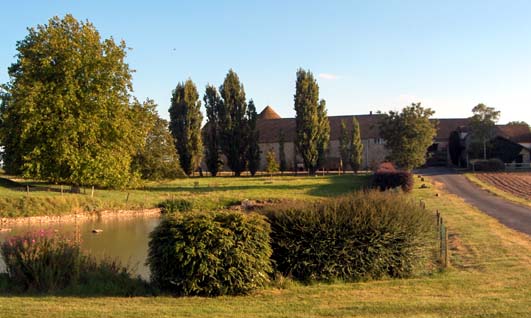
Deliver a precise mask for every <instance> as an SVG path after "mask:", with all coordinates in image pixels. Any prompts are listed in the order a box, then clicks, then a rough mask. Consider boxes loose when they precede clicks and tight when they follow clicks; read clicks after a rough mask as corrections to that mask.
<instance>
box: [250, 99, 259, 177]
mask: <svg viewBox="0 0 531 318" xmlns="http://www.w3.org/2000/svg"><path fill="white" fill-rule="evenodd" d="M256 119H257V114H256V107H255V106H254V102H253V100H252V99H251V100H250V101H249V105H248V107H247V139H248V143H247V144H248V147H249V148H248V149H247V161H248V167H249V172H250V173H251V175H252V176H254V175H255V174H256V171H258V168H259V167H260V147H259V146H258V138H259V133H258V129H257V128H256Z"/></svg>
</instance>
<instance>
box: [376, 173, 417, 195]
mask: <svg viewBox="0 0 531 318" xmlns="http://www.w3.org/2000/svg"><path fill="white" fill-rule="evenodd" d="M371 185H372V187H373V188H378V189H380V191H385V190H389V189H394V188H398V187H400V188H401V189H402V190H403V191H404V192H409V191H411V190H412V189H413V175H412V174H411V172H407V171H380V170H378V171H377V172H375V173H374V175H373V176H372V181H371Z"/></svg>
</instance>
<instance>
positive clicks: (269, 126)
mask: <svg viewBox="0 0 531 318" xmlns="http://www.w3.org/2000/svg"><path fill="white" fill-rule="evenodd" d="M381 116H382V115H356V116H355V117H356V119H357V120H358V122H359V124H360V131H361V139H368V138H379V137H380V134H379V131H378V121H379V120H380V118H381ZM328 120H329V121H330V140H337V139H339V136H340V134H341V121H342V120H344V121H345V123H346V125H347V128H348V129H349V130H350V129H351V128H352V116H329V117H328ZM256 126H257V128H258V131H259V132H260V143H274V142H277V141H278V137H279V134H280V131H281V130H282V131H283V133H284V141H286V142H291V141H295V118H280V119H268V120H258V121H257V123H256Z"/></svg>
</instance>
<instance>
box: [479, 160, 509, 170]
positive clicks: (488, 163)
mask: <svg viewBox="0 0 531 318" xmlns="http://www.w3.org/2000/svg"><path fill="white" fill-rule="evenodd" d="M471 163H472V167H473V169H474V171H503V170H505V164H504V163H503V161H501V160H500V159H497V158H494V159H488V160H484V159H483V160H472V161H471Z"/></svg>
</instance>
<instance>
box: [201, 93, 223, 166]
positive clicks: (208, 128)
mask: <svg viewBox="0 0 531 318" xmlns="http://www.w3.org/2000/svg"><path fill="white" fill-rule="evenodd" d="M203 102H204V103H205V109H206V116H207V122H206V125H205V127H204V128H203V144H204V145H205V163H206V166H207V169H208V171H209V172H210V174H211V175H212V176H214V177H215V176H216V175H217V174H218V172H219V169H220V165H221V160H220V156H219V155H220V143H219V107H220V105H221V97H220V96H219V93H218V90H217V89H216V87H215V86H212V85H207V87H206V90H205V95H204V97H203Z"/></svg>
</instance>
